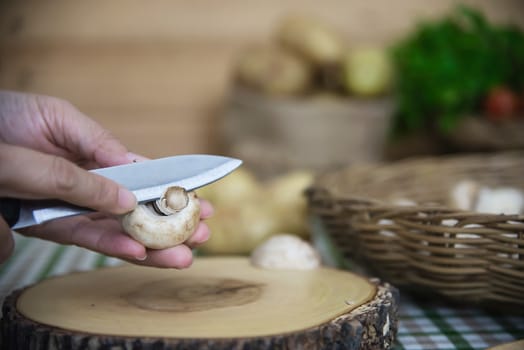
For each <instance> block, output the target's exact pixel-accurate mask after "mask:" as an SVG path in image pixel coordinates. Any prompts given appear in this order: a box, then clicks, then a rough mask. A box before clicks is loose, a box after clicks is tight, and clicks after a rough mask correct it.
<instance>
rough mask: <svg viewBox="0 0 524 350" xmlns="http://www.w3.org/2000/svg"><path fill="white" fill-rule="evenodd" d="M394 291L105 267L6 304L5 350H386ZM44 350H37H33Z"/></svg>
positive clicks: (353, 281)
mask: <svg viewBox="0 0 524 350" xmlns="http://www.w3.org/2000/svg"><path fill="white" fill-rule="evenodd" d="M397 304H398V293H397V291H396V290H395V289H394V288H392V287H391V286H389V285H387V284H379V283H377V282H376V281H375V283H374V282H372V281H370V280H368V279H366V278H363V277H360V276H358V275H355V274H352V273H350V272H347V271H342V270H336V269H330V268H320V269H316V270H308V271H299V270H265V269H260V268H257V267H254V266H252V265H251V264H250V262H249V260H248V259H247V258H241V257H207V258H203V257H199V258H197V259H196V261H195V262H194V264H193V266H192V267H191V268H189V269H187V270H181V271H179V270H171V269H156V268H147V267H138V266H131V265H129V266H123V267H116V268H105V269H100V270H95V271H90V272H84V273H73V274H69V275H65V276H62V277H56V278H51V279H47V280H44V281H42V282H40V283H38V284H36V285H33V286H30V287H28V288H26V289H24V290H20V291H17V292H15V293H13V294H12V295H10V296H9V297H8V298H7V299H6V301H5V302H4V309H3V314H4V316H3V317H4V318H3V320H2V324H1V330H2V332H1V334H2V340H1V343H0V345H1V346H3V347H2V349H4V348H5V349H17V350H21V349H43V350H44V349H55V348H59V349H113V348H114V349H174V348H177V349H179V348H184V349H186V348H187V349H200V348H205V349H246V348H248V349H272V348H275V347H278V348H286V349H287V348H289V349H294V348H299V347H302V348H306V349H323V348H332V347H333V346H335V344H336V346H337V348H340V349H371V348H377V347H378V348H388V347H390V346H391V344H392V342H393V340H394V337H395V334H396V330H397ZM35 344H38V347H35Z"/></svg>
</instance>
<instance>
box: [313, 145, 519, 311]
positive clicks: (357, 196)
mask: <svg viewBox="0 0 524 350" xmlns="http://www.w3.org/2000/svg"><path fill="white" fill-rule="evenodd" d="M465 179H471V180H474V181H478V182H479V183H480V184H483V185H486V186H491V187H496V186H502V185H505V186H511V187H515V188H518V189H520V190H524V153H504V154H500V153H499V154H496V155H469V156H465V155H462V156H454V157H445V158H424V159H410V160H403V161H399V162H396V163H391V164H367V165H355V166H351V167H347V168H345V169H342V170H339V171H337V172H332V173H328V174H325V175H323V176H321V177H319V178H318V179H317V181H316V183H315V184H314V185H313V186H312V187H311V188H310V189H309V190H308V199H309V204H310V208H311V210H312V212H313V214H315V215H317V216H318V217H320V218H321V221H322V222H323V224H324V225H323V226H324V227H325V228H326V230H327V232H328V234H329V237H330V238H331V240H332V241H333V243H334V244H335V246H336V247H338V249H340V251H341V253H343V254H344V256H345V257H346V258H349V259H351V260H354V261H357V262H361V263H364V264H363V265H365V266H366V267H368V268H370V269H371V270H372V271H373V272H374V273H378V274H379V275H380V276H381V277H382V278H385V279H387V280H389V281H390V282H392V283H394V284H396V285H398V286H401V287H402V286H404V287H416V288H417V289H420V288H422V290H424V291H427V290H432V291H436V292H438V293H440V294H442V295H445V296H448V297H452V298H455V299H460V300H470V301H473V302H488V303H494V302H501V303H504V304H511V305H513V304H518V305H524V298H523V295H524V215H513V216H507V215H494V214H482V213H476V212H466V211H461V210H457V209H453V208H451V207H449V206H448V205H446V203H448V195H449V193H450V190H451V188H452V186H454V185H455V184H456V183H457V182H458V181H461V180H465ZM392 198H397V199H400V198H404V199H410V200H412V201H414V202H416V204H412V205H402V204H391V203H394V202H392V201H391V200H392Z"/></svg>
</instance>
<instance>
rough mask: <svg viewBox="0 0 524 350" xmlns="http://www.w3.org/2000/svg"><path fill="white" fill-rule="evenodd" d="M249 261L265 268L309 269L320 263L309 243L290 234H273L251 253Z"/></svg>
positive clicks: (316, 253)
mask: <svg viewBox="0 0 524 350" xmlns="http://www.w3.org/2000/svg"><path fill="white" fill-rule="evenodd" d="M251 263H252V264H253V265H255V266H257V267H261V268H265V269H292V270H309V269H315V268H317V267H319V266H320V265H321V260H320V255H319V254H318V252H317V251H316V250H315V248H313V246H312V245H311V244H309V243H308V242H306V241H304V240H302V239H300V238H299V237H297V236H296V235H292V234H278V235H274V236H272V237H271V238H269V239H268V240H266V241H265V242H264V243H262V244H261V245H259V246H258V247H257V248H255V250H253V252H252V253H251Z"/></svg>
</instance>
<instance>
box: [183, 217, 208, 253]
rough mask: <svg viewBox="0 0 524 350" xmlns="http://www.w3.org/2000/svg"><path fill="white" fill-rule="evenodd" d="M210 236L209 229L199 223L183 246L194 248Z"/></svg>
mask: <svg viewBox="0 0 524 350" xmlns="http://www.w3.org/2000/svg"><path fill="white" fill-rule="evenodd" d="M210 236H211V232H210V231H209V227H208V226H207V225H206V224H205V223H203V222H200V224H198V226H197V228H196V230H195V232H194V233H193V234H192V235H191V237H189V238H188V240H187V241H186V242H185V244H186V245H187V246H188V247H190V248H195V247H197V246H199V245H200V244H202V243H204V242H206V241H207V240H208V239H209V237H210Z"/></svg>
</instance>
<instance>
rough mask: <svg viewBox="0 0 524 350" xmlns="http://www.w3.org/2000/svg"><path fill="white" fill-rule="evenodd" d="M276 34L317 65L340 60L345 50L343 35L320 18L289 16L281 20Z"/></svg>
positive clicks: (287, 44)
mask: <svg viewBox="0 0 524 350" xmlns="http://www.w3.org/2000/svg"><path fill="white" fill-rule="evenodd" d="M275 36H276V40H277V41H278V42H279V43H281V44H282V45H283V46H284V47H287V48H289V49H291V50H293V51H294V52H296V53H298V54H299V55H300V56H301V57H304V58H305V59H307V60H308V61H309V62H312V63H314V64H315V65H331V64H334V63H337V62H340V61H341V59H342V56H343V54H344V51H345V43H344V41H343V40H342V38H341V35H340V34H339V33H338V32H336V31H335V30H334V29H332V28H330V27H329V26H328V25H326V23H324V22H322V21H320V20H318V19H313V18H308V17H304V16H289V17H287V18H284V19H283V20H282V21H281V22H280V24H279V26H278V28H277V30H276V34H275Z"/></svg>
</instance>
